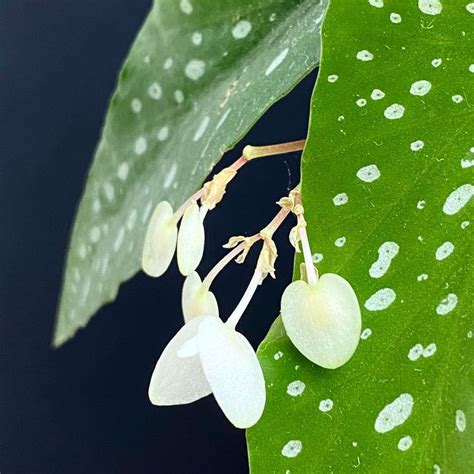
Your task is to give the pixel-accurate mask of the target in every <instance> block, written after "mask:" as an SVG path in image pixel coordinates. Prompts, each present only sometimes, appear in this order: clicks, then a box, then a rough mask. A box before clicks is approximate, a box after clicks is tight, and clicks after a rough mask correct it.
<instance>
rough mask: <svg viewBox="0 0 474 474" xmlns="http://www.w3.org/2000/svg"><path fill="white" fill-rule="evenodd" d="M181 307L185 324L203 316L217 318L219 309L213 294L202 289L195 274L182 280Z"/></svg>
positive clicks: (199, 279)
mask: <svg viewBox="0 0 474 474" xmlns="http://www.w3.org/2000/svg"><path fill="white" fill-rule="evenodd" d="M181 306H182V308H183V315H184V320H185V321H186V322H188V321H189V320H190V319H192V318H195V317H197V316H202V315H203V314H208V315H210V316H217V317H218V316H219V307H218V305H217V300H216V297H215V296H214V293H212V291H209V290H206V289H205V288H204V287H203V285H202V281H201V278H200V277H199V275H198V274H197V273H196V272H192V273H191V274H190V275H189V276H188V277H187V278H186V280H184V285H183V292H182V294H181Z"/></svg>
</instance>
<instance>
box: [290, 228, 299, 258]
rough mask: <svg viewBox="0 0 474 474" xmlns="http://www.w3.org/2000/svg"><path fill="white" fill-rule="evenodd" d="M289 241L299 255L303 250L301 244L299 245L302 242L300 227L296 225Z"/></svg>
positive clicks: (291, 231)
mask: <svg viewBox="0 0 474 474" xmlns="http://www.w3.org/2000/svg"><path fill="white" fill-rule="evenodd" d="M289 240H290V244H291V245H292V246H293V247H294V248H295V250H296V251H297V252H298V253H300V252H301V250H300V244H299V243H300V241H301V237H300V232H299V228H298V225H295V226H294V227H293V228H292V229H291V230H290V235H289Z"/></svg>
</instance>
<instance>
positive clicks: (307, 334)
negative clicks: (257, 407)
mask: <svg viewBox="0 0 474 474" xmlns="http://www.w3.org/2000/svg"><path fill="white" fill-rule="evenodd" d="M281 315H282V319H283V324H284V326H285V329H286V332H287V333H288V337H289V338H290V339H291V341H292V342H293V344H294V345H295V346H296V348H297V349H298V350H299V351H300V352H301V353H302V354H303V355H304V356H305V357H307V358H308V359H309V360H311V361H312V362H314V363H315V364H318V365H320V366H322V367H325V368H327V369H335V368H337V367H340V366H341V365H343V364H345V363H346V362H347V361H348V360H349V359H350V358H351V357H352V355H353V354H354V352H355V350H356V348H357V344H358V343H359V337H360V330H361V315H360V307H359V302H358V301H357V296H356V295H355V293H354V290H353V289H352V287H351V285H350V284H349V282H347V281H346V280H345V279H344V278H342V277H340V276H339V275H335V274H333V273H326V274H324V275H322V276H321V277H320V279H319V280H318V282H317V283H316V284H314V285H310V284H308V283H306V282H304V281H301V280H299V281H295V282H293V283H291V284H290V285H289V286H288V287H287V288H286V290H285V292H284V293H283V296H282V300H281Z"/></svg>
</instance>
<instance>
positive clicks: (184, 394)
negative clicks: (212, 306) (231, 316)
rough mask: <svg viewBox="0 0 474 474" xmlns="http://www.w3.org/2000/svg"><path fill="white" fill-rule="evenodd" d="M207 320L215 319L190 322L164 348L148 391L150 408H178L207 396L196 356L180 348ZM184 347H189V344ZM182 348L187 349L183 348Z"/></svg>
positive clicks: (194, 335)
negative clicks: (153, 406) (156, 406)
mask: <svg viewBox="0 0 474 474" xmlns="http://www.w3.org/2000/svg"><path fill="white" fill-rule="evenodd" d="M210 317H211V318H212V319H215V318H214V317H213V316H202V317H200V318H195V319H193V320H192V321H190V322H189V323H188V324H186V325H184V326H183V327H182V328H181V329H180V330H179V331H178V333H177V334H176V336H174V337H173V339H171V341H170V342H169V343H168V345H167V346H166V348H165V350H164V351H163V353H162V354H161V357H160V359H159V360H158V362H157V363H156V367H155V370H154V371H153V375H152V376H151V381H150V387H149V389H148V396H149V397H150V401H151V403H153V405H182V404H185V403H191V402H194V401H195V400H199V399H200V398H202V397H205V396H206V395H209V394H210V393H211V388H210V386H209V383H208V382H207V380H206V377H205V376H204V372H203V370H202V367H201V360H200V358H199V355H198V354H196V355H194V356H189V354H190V353H189V352H188V353H187V354H183V345H185V344H187V343H188V341H190V340H192V339H193V338H195V337H196V334H197V330H198V327H199V325H200V324H201V323H202V322H203V321H205V320H206V319H208V318H210ZM188 344H189V345H191V346H192V343H188ZM186 349H189V348H187V347H186V346H185V349H184V350H185V351H186ZM178 353H179V354H178ZM180 355H181V356H180ZM183 356H185V357H183Z"/></svg>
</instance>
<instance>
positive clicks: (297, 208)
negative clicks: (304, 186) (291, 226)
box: [277, 185, 304, 215]
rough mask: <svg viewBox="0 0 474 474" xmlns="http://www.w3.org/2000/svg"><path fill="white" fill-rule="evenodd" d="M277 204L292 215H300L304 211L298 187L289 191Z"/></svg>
mask: <svg viewBox="0 0 474 474" xmlns="http://www.w3.org/2000/svg"><path fill="white" fill-rule="evenodd" d="M277 204H278V205H279V206H280V207H282V208H283V209H288V210H289V211H290V212H292V213H293V214H296V215H299V214H302V213H303V212H304V209H303V206H302V205H301V193H300V186H299V185H298V186H297V187H296V188H295V189H293V190H291V191H290V194H289V195H288V196H285V197H282V198H281V199H280V200H279V201H278V202H277Z"/></svg>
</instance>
